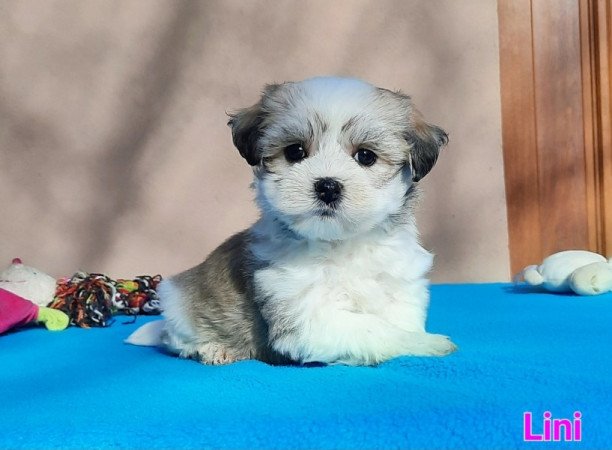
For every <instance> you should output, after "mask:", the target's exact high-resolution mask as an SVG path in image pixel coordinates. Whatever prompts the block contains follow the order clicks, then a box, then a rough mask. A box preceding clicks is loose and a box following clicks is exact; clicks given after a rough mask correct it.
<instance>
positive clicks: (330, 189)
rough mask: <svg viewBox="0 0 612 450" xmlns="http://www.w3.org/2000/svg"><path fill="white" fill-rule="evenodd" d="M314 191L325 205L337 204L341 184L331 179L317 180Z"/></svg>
mask: <svg viewBox="0 0 612 450" xmlns="http://www.w3.org/2000/svg"><path fill="white" fill-rule="evenodd" d="M314 189H315V193H316V195H317V198H318V199H319V200H321V201H322V202H323V203H325V204H326V205H332V204H334V203H337V202H338V200H340V197H341V196H342V184H341V183H340V182H338V181H337V180H334V179H333V178H319V179H318V180H317V181H316V182H315V184H314Z"/></svg>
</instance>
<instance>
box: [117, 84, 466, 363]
mask: <svg viewBox="0 0 612 450" xmlns="http://www.w3.org/2000/svg"><path fill="white" fill-rule="evenodd" d="M229 126H230V127H231V129H232V135H233V141H234V144H235V146H236V147H237V148H238V150H239V152H240V154H241V155H242V157H244V158H245V159H246V161H247V162H248V163H249V164H250V165H251V166H252V167H253V172H254V182H253V188H254V190H255V192H256V200H257V204H258V206H259V208H260V209H261V218H260V219H259V220H258V221H257V223H255V224H254V225H253V226H252V227H251V228H249V229H247V230H245V231H242V232H241V233H238V234H236V235H234V236H233V237H231V238H229V239H228V240H227V241H226V242H225V243H223V244H222V245H221V246H220V247H219V248H217V249H216V250H215V251H213V252H212V254H211V255H210V256H209V257H208V258H207V259H206V260H205V261H204V262H203V263H201V264H200V265H198V266H196V267H194V268H192V269H189V270H187V271H185V272H183V273H180V274H178V275H176V276H174V277H172V278H170V279H168V280H165V281H163V282H162V283H161V284H160V286H159V296H160V300H161V304H162V308H163V311H164V316H165V320H164V321H159V322H152V323H150V324H148V325H145V326H144V327H143V328H141V329H140V330H138V331H136V332H135V333H134V334H133V335H132V336H130V338H129V339H128V341H127V342H129V343H134V344H141V345H147V344H159V343H162V344H163V346H164V347H165V348H166V349H167V350H169V351H170V352H172V353H175V354H178V355H180V356H182V357H186V358H194V359H196V360H199V361H201V362H202V363H205V364H226V363H231V362H234V361H238V360H243V359H252V358H254V359H259V360H261V361H265V362H267V363H272V364H284V363H292V362H294V363H308V362H320V363H327V364H338V363H339V364H349V365H371V364H377V363H380V362H381V361H385V360H387V359H389V358H392V357H395V356H399V355H419V356H424V355H432V356H439V355H446V354H448V353H450V352H452V351H453V350H455V348H456V347H455V345H454V344H453V343H452V342H451V341H450V340H449V339H448V338H447V337H446V336H441V335H438V334H429V333H426V332H425V320H426V315H427V306H428V301H429V293H428V281H427V279H426V274H427V272H428V271H429V270H430V268H431V266H432V260H433V257H432V255H431V254H430V253H428V252H427V251H425V250H424V249H423V248H422V247H421V246H420V245H419V240H418V235H417V230H416V227H415V221H414V215H413V207H414V205H415V202H416V199H417V192H418V189H417V183H418V181H419V180H421V179H422V178H423V177H424V176H425V175H426V174H427V173H428V172H429V171H430V170H431V168H432V167H433V165H434V164H435V162H436V159H437V157H438V153H439V151H440V148H441V147H442V146H443V145H445V144H446V142H447V135H446V133H445V132H444V131H443V130H442V129H441V128H439V127H437V126H433V125H430V124H428V123H426V122H425V121H424V120H423V119H422V117H421V115H420V114H419V112H418V111H417V110H416V109H415V108H414V106H413V104H412V102H411V100H410V98H409V97H407V96H405V95H403V94H401V93H396V92H391V91H389V90H386V89H381V88H377V87H374V86H372V85H370V84H368V83H365V82H363V81H360V80H356V79H348V78H330V77H320V78H313V79H309V80H306V81H302V82H296V83H292V82H288V83H283V84H274V85H269V86H267V87H266V88H265V89H264V91H263V95H262V97H261V99H260V101H259V102H258V103H257V104H255V105H253V106H251V107H250V108H246V109H243V110H240V111H238V112H237V113H236V114H233V115H231V116H230V120H229Z"/></svg>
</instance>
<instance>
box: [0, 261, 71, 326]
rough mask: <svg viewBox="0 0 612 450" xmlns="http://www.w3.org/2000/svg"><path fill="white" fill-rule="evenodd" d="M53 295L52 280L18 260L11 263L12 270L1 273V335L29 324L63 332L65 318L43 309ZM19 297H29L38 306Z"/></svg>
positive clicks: (55, 312) (10, 268)
mask: <svg viewBox="0 0 612 450" xmlns="http://www.w3.org/2000/svg"><path fill="white" fill-rule="evenodd" d="M50 280H52V283H51V281H50ZM16 291H17V292H16ZM54 292H55V280H53V278H51V277H50V276H49V275H47V274H44V273H43V272H40V271H36V269H33V268H31V267H28V266H24V265H23V263H22V262H21V260H20V259H19V258H15V259H13V262H12V264H11V266H10V267H9V268H8V269H7V270H5V271H3V272H2V273H0V333H4V332H5V331H7V330H10V329H11V328H16V327H19V326H22V325H25V324H28V323H31V322H39V323H43V324H44V325H45V327H46V328H47V329H48V330H52V331H59V330H63V329H65V328H66V327H67V326H68V324H69V322H70V319H69V318H68V316H67V315H66V314H65V313H63V312H62V311H58V310H56V309H51V308H47V307H46V304H47V303H48V301H47V299H49V298H51V299H52V298H53V293H54ZM22 293H26V294H29V295H30V296H31V297H32V298H33V299H35V300H37V301H38V303H39V304H36V303H34V302H31V301H30V300H28V299H26V298H23V297H22V296H21V295H23V294H22ZM18 294H20V295H18ZM49 301H50V300H49Z"/></svg>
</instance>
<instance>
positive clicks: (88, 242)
mask: <svg viewBox="0 0 612 450" xmlns="http://www.w3.org/2000/svg"><path fill="white" fill-rule="evenodd" d="M497 41H498V37H497V15H496V4H495V2H492V1H490V0H479V1H476V0H462V1H456V0H446V1H443V0H436V1H430V0H422V1H407V0H395V1H392V0H389V1H363V0H343V1H340V0H334V1H328V0H317V1H312V0H309V1H298V0H295V1H273V0H269V1H263V0H258V1H255V0H249V1H244V0H223V1H221V0H219V1H201V2H191V1H178V0H176V1H153V0H140V1H138V0H136V1H130V0H118V1H106V0H90V1H87V2H83V1H80V0H73V1H68V0H66V1H51V0H49V1H44V2H42V1H39V0H30V1H27V0H21V1H7V0H5V1H3V2H1V3H0V204H1V205H2V211H3V215H2V218H1V219H0V234H1V236H2V237H3V239H2V241H3V242H2V244H1V245H0V267H2V266H3V265H4V263H5V262H6V263H8V261H10V259H11V258H12V257H13V256H21V257H22V258H23V259H24V260H25V261H26V262H29V263H31V264H34V265H37V266H38V267H39V268H41V269H43V270H46V271H47V272H49V273H51V274H52V275H54V276H60V275H66V274H71V273H72V272H74V271H75V270H76V269H79V268H82V269H84V270H88V271H101V272H106V273H109V274H111V275H112V276H131V275H136V274H139V273H157V272H161V273H162V274H166V275H168V274H171V273H174V272H176V271H179V270H182V269H184V268H187V267H189V266H191V265H193V264H195V263H197V262H199V261H200V260H201V259H202V258H203V257H204V256H205V255H206V254H207V253H208V252H209V251H210V250H211V249H212V248H214V246H216V245H217V244H219V243H220V242H221V241H222V240H223V239H224V238H225V237H227V236H229V235H230V234H231V233H233V232H235V231H237V230H240V229H242V228H245V227H247V226H248V225H249V224H250V223H252V222H253V221H254V220H255V218H256V217H257V212H256V210H255V208H254V206H253V205H252V203H251V199H252V193H251V192H250V190H249V189H248V185H249V182H250V169H249V167H248V166H247V164H246V163H245V162H243V160H242V159H241V158H240V157H239V155H238V153H237V151H235V150H234V149H233V147H232V145H231V139H230V132H229V129H228V128H227V127H226V125H225V123H226V120H227V118H226V116H225V111H231V110H233V109H236V108H239V107H243V106H247V105H250V104H251V103H253V102H255V100H256V99H257V96H258V92H259V90H260V88H261V87H262V85H263V84H264V83H267V82H272V81H284V80H297V79H302V78H306V77H310V76H313V75H319V74H339V75H352V76H357V77H360V78H364V79H366V80H368V81H370V82H372V83H374V84H377V85H380V86H384V87H387V88H392V89H402V90H403V91H405V92H406V93H409V94H411V95H412V96H413V98H414V100H415V102H416V104H417V105H418V106H419V107H420V109H421V110H422V111H423V113H424V114H425V116H426V118H428V119H429V120H430V121H431V122H433V123H436V124H438V125H441V126H442V127H443V128H445V129H446V130H447V131H448V132H449V135H450V145H449V146H448V147H447V149H446V150H445V151H444V153H443V155H442V156H441V158H440V160H439V163H438V165H437V166H436V168H435V169H434V170H433V172H432V173H431V174H430V175H429V176H428V177H427V178H426V179H425V180H424V181H423V183H422V185H423V187H424V191H425V199H424V202H423V205H422V209H421V211H420V213H419V222H420V228H421V231H422V235H423V241H424V243H425V245H426V247H428V248H430V249H432V250H433V251H434V252H435V253H436V254H437V262H436V269H435V272H434V275H433V278H434V280H436V281H486V280H507V279H508V277H509V273H508V270H509V269H508V249H507V233H506V212H505V200H504V187H503V168H502V153H501V136H500V96H499V69H498V45H497Z"/></svg>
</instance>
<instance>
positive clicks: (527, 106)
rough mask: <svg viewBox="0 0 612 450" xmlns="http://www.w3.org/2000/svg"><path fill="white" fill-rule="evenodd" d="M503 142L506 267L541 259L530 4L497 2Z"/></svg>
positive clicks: (520, 0)
mask: <svg viewBox="0 0 612 450" xmlns="http://www.w3.org/2000/svg"><path fill="white" fill-rule="evenodd" d="M498 17H499V46H500V81H501V103H502V143H503V148H504V173H505V183H506V204H507V210H508V239H509V245H510V267H511V270H512V273H513V274H514V273H517V272H518V271H519V270H521V269H522V268H523V267H524V266H526V265H527V264H532V263H534V262H536V261H538V260H539V259H540V257H541V255H542V250H541V234H540V201H539V190H538V153H537V145H536V144H537V140H536V119H535V94H534V85H533V79H534V74H533V53H532V47H533V42H532V34H531V27H532V24H531V2H530V0H501V1H499V2H498Z"/></svg>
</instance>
